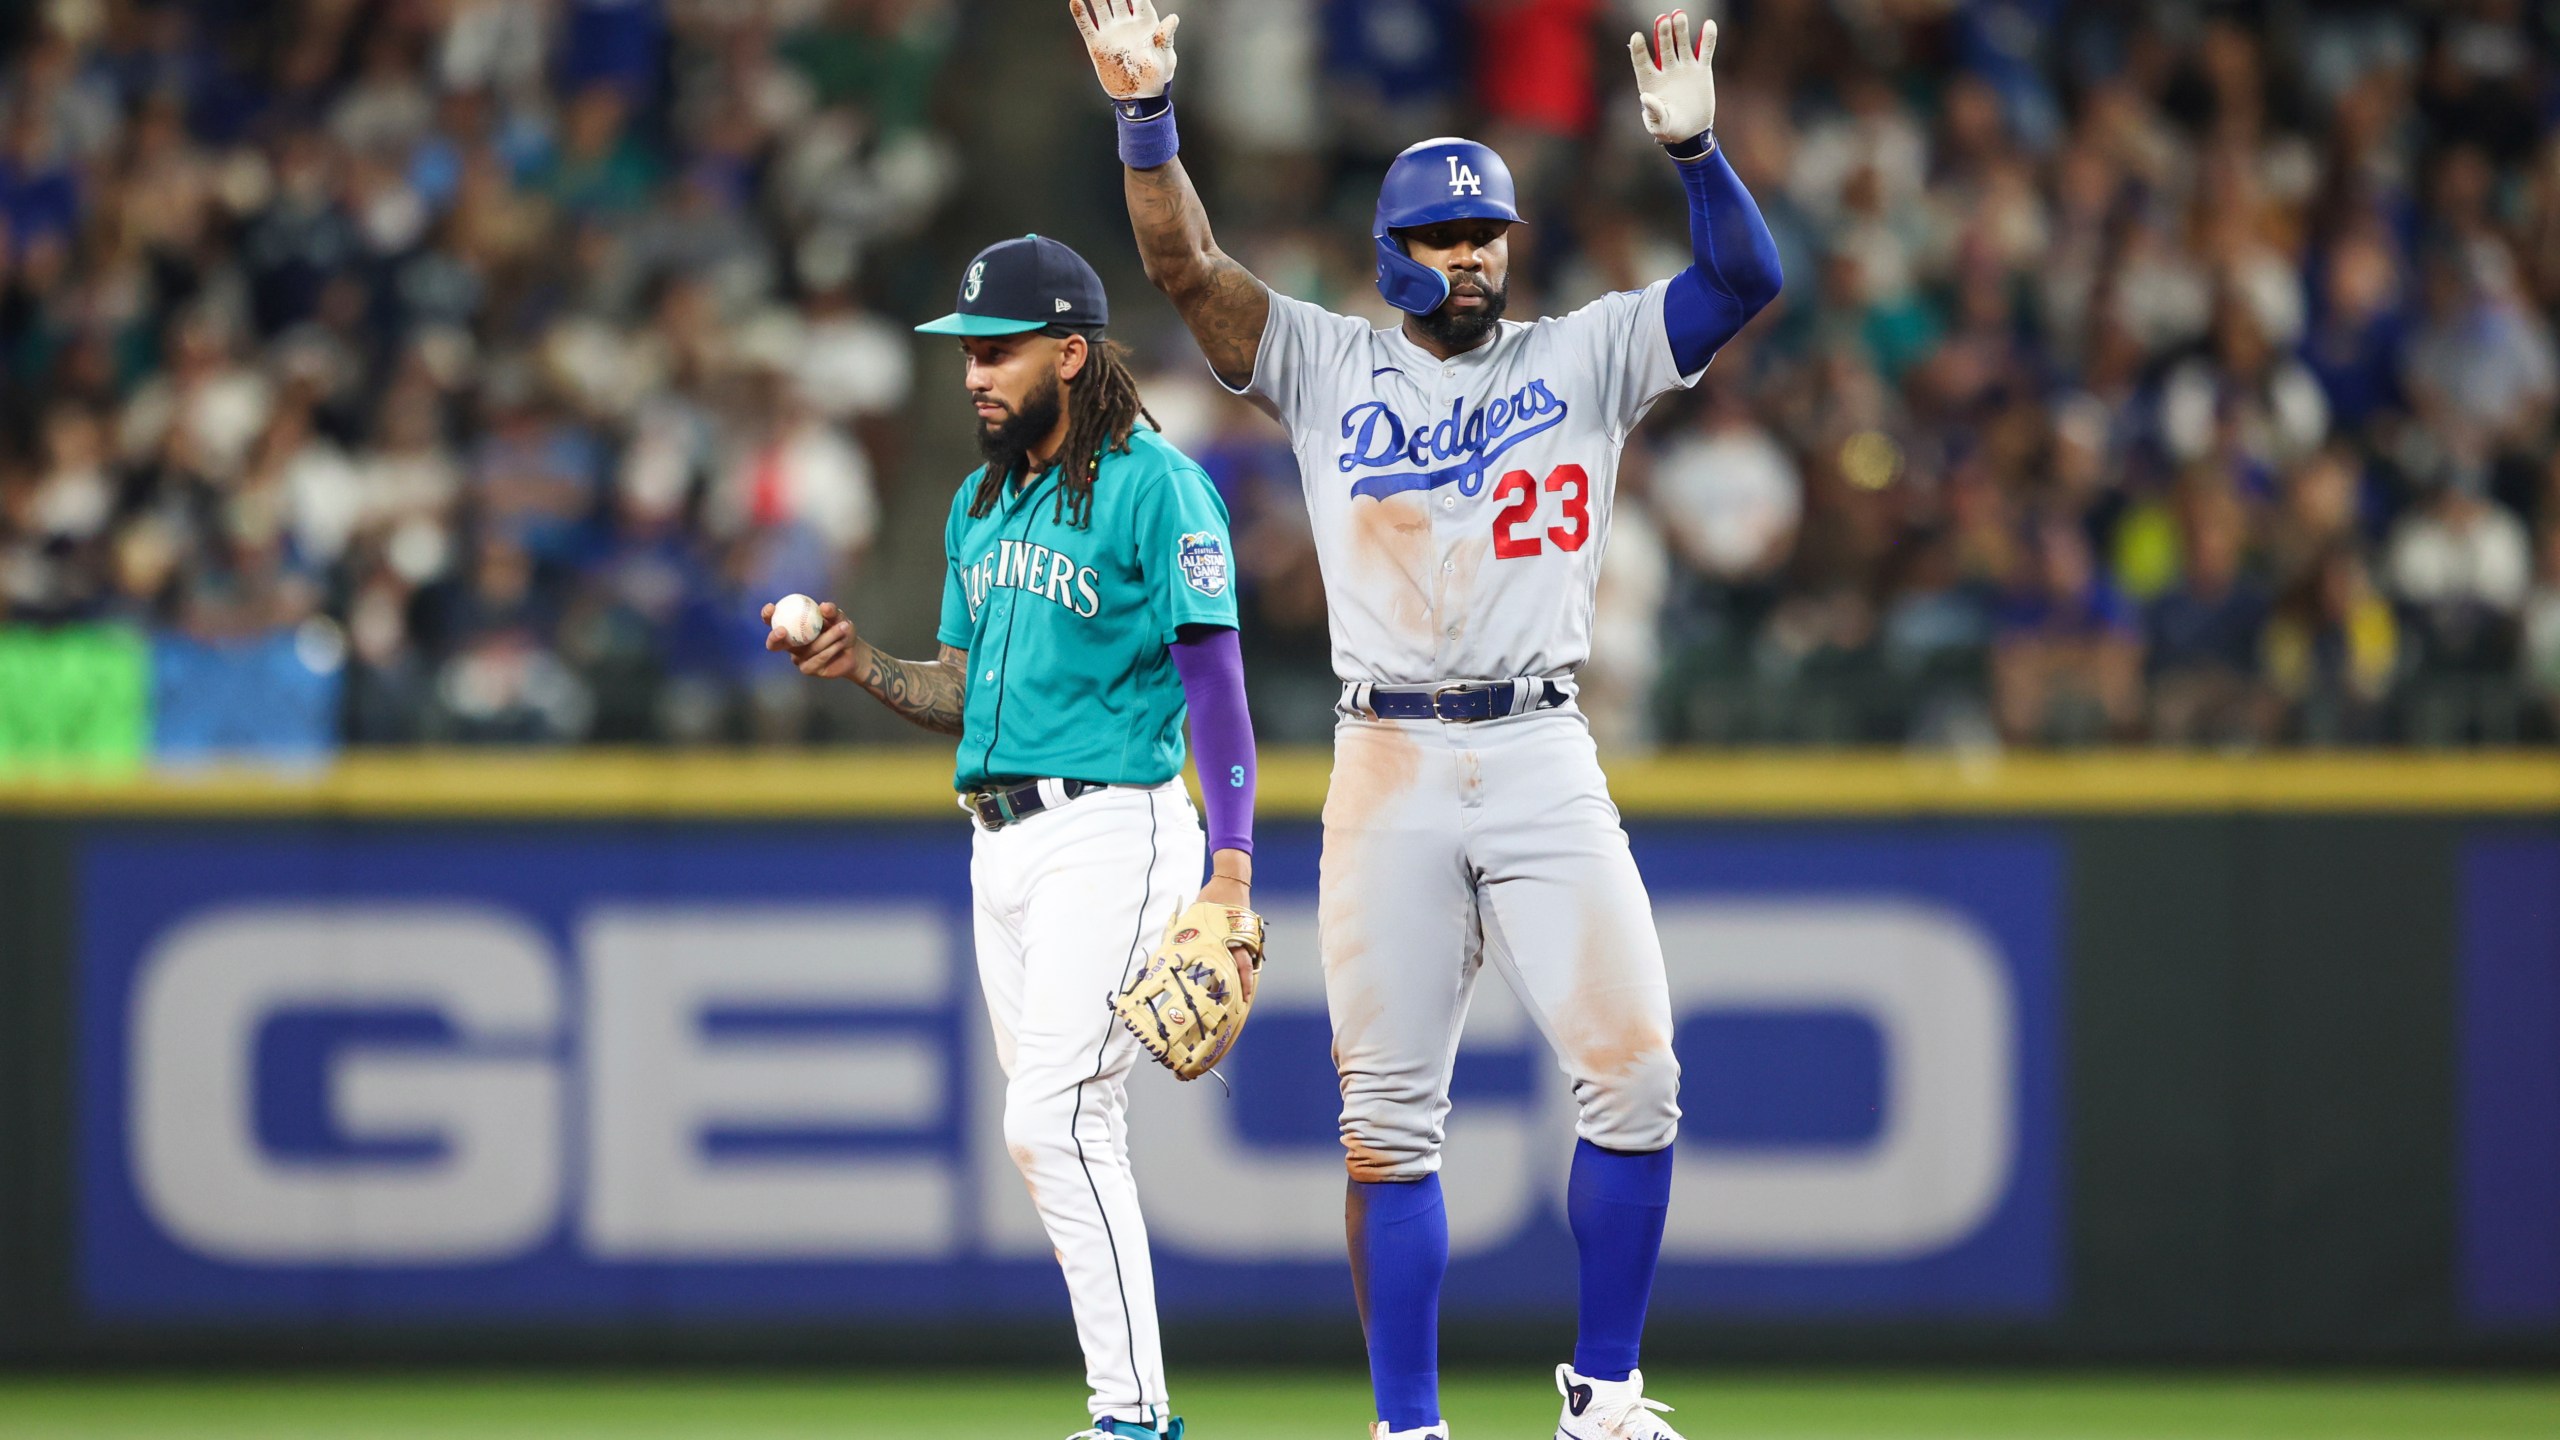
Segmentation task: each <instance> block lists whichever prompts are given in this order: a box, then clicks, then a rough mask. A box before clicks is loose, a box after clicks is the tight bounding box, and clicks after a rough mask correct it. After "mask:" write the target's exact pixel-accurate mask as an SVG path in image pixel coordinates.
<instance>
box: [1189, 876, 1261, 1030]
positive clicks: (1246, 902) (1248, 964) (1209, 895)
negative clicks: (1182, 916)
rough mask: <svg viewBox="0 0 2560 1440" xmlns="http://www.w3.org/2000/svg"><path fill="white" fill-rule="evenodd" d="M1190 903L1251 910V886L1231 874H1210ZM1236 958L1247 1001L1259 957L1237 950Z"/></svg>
mask: <svg viewBox="0 0 2560 1440" xmlns="http://www.w3.org/2000/svg"><path fill="white" fill-rule="evenodd" d="M1192 903H1193V904H1195V905H1224V906H1227V907H1229V908H1231V909H1236V910H1251V909H1252V908H1253V886H1252V885H1251V884H1250V883H1248V882H1246V881H1243V880H1239V879H1237V878H1236V877H1234V876H1233V875H1212V876H1210V877H1209V883H1208V884H1206V885H1203V886H1201V887H1200V894H1199V897H1198V898H1197V899H1195V900H1193V901H1192ZM1236 958H1237V960H1238V962H1239V963H1241V964H1242V965H1243V968H1242V969H1241V970H1240V971H1238V972H1237V976H1236V979H1237V981H1238V983H1240V984H1241V985H1242V986H1243V988H1244V998H1245V1000H1246V1001H1247V1002H1248V1003H1249V1002H1251V1001H1252V999H1253V986H1254V982H1255V981H1256V980H1257V979H1259V978H1260V971H1259V970H1258V969H1257V968H1256V965H1255V963H1254V961H1255V959H1258V958H1259V957H1247V956H1245V955H1244V954H1243V953H1241V952H1239V953H1238V955H1237V957H1236Z"/></svg>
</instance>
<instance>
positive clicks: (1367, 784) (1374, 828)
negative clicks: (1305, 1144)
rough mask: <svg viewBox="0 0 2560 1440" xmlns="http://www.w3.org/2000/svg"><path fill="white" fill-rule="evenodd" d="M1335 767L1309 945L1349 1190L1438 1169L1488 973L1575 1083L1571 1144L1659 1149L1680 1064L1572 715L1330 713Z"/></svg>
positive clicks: (1568, 710) (1645, 915) (1636, 904)
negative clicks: (1329, 1024) (1328, 1029)
mask: <svg viewBox="0 0 2560 1440" xmlns="http://www.w3.org/2000/svg"><path fill="white" fill-rule="evenodd" d="M1333 753H1334V759H1333V779H1332V783H1331V785H1330V786H1329V787H1328V789H1327V790H1326V793H1325V804H1324V861H1323V867H1322V881H1321V893H1320V895H1319V897H1318V904H1317V928H1318V930H1319V932H1320V940H1321V943H1322V946H1323V950H1324V979H1325V1001H1326V1007H1327V1008H1328V1009H1329V1010H1330V1011H1331V1012H1332V1016H1333V1060H1334V1068H1335V1070H1336V1071H1337V1072H1338V1073H1339V1075H1340V1079H1341V1082H1342V1143H1343V1147H1344V1149H1345V1150H1347V1151H1348V1152H1349V1156H1348V1163H1349V1166H1350V1171H1351V1175H1352V1178H1353V1179H1356V1180H1418V1179H1420V1178H1422V1177H1423V1176H1425V1175H1429V1174H1432V1173H1433V1172H1435V1171H1437V1170H1438V1169H1439V1168H1440V1143H1441V1140H1442V1138H1443V1136H1444V1134H1445V1132H1446V1126H1447V1121H1448V1115H1449V1074H1450V1068H1451V1066H1452V1065H1453V1064H1454V1063H1455V1062H1456V1058H1457V1049H1458V1035H1459V1031H1460V1030H1461V1029H1462V1028H1463V1027H1464V1026H1465V1024H1466V1018H1467V1004H1468V1001H1469V1000H1470V998H1472V996H1473V994H1474V991H1475V983H1476V977H1477V975H1478V973H1479V972H1480V971H1481V969H1482V966H1483V962H1484V961H1485V960H1487V959H1490V960H1491V961H1492V962H1493V964H1494V968H1496V969H1497V970H1499V971H1501V972H1502V977H1503V979H1504V980H1505V981H1507V982H1509V984H1510V986H1511V988H1512V990H1513V992H1514V993H1516V994H1517V995H1518V996H1519V997H1520V1001H1521V1004H1522V1005H1523V1006H1524V1007H1525V1008H1526V1009H1527V1010H1528V1012H1529V1016H1530V1018H1531V1019H1532V1020H1533V1021H1534V1022H1535V1023H1536V1024H1537V1027H1538V1030H1539V1032H1540V1033H1541V1034H1543V1035H1544V1036H1545V1037H1546V1040H1547V1044H1548V1045H1549V1046H1550V1047H1551V1048H1552V1049H1553V1050H1554V1051H1555V1055H1556V1060H1557V1063H1558V1064H1560V1065H1561V1066H1563V1068H1564V1071H1565V1074H1566V1075H1567V1076H1568V1077H1570V1078H1571V1080H1572V1082H1573V1096H1574V1101H1575V1104H1576V1106H1577V1108H1578V1111H1579V1118H1578V1121H1577V1125H1576V1129H1577V1132H1578V1133H1579V1134H1580V1135H1581V1136H1582V1138H1584V1139H1586V1140H1589V1141H1590V1142H1591V1143H1593V1144H1595V1145H1600V1146H1604V1147H1606V1148H1608V1149H1611V1150H1626V1151H1650V1150H1659V1149H1661V1148H1663V1147H1664V1146H1667V1145H1669V1144H1670V1143H1671V1142H1672V1140H1673V1139H1674V1138H1675V1137H1676V1136H1677V1135H1678V1133H1679V1126H1680V1102H1679V1093H1680V1062H1679V1061H1678V1060H1677V1059H1676V1058H1674V1056H1673V1054H1672V1050H1671V992H1670V987H1669V985H1668V983H1667V982H1666V981H1665V979H1664V977H1663V970H1662V942H1661V939H1660V937H1659V936H1657V935H1656V934H1655V933H1654V928H1653V906H1652V902H1651V900H1650V899H1649V898H1648V897H1647V896H1646V894H1645V888H1644V877H1643V876H1642V875H1640V874H1639V873H1637V870H1636V863H1635V857H1634V855H1633V854H1632V853H1631V852H1630V851H1629V850H1628V847H1627V832H1626V830H1625V828H1624V827H1623V826H1622V825H1621V824H1620V823H1619V819H1618V807H1617V806H1616V805H1615V804H1614V803H1612V802H1611V800H1610V799H1609V790H1608V782H1607V780H1606V778H1605V777H1604V776H1603V775H1602V774H1601V772H1600V759H1599V755H1598V753H1597V751H1596V750H1595V749H1594V747H1593V745H1592V741H1591V730H1590V727H1589V725H1588V724H1587V723H1585V721H1584V719H1583V716H1582V712H1581V711H1580V710H1579V709H1577V708H1575V707H1574V706H1572V705H1570V704H1567V705H1565V706H1562V707H1559V708H1556V709H1552V710H1542V711H1536V712H1532V713H1530V714H1526V715H1515V716H1508V717H1504V718H1500V719H1493V720H1482V721H1476V722H1473V723H1465V722H1459V723H1448V722H1443V721H1439V720H1371V719H1366V718H1362V717H1359V716H1348V715H1347V716H1345V717H1343V719H1342V720H1341V722H1340V723H1339V724H1338V725H1336V726H1335V728H1334V752H1333Z"/></svg>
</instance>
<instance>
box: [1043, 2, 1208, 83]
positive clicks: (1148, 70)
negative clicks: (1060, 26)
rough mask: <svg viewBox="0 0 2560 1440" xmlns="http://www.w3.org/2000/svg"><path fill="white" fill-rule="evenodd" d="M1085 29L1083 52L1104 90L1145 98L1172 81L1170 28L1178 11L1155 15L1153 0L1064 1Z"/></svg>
mask: <svg viewBox="0 0 2560 1440" xmlns="http://www.w3.org/2000/svg"><path fill="white" fill-rule="evenodd" d="M1067 9H1068V11H1069V12H1070V13H1072V14H1073V15H1074V16H1075V17H1076V28H1077V29H1078V30H1081V31H1083V32H1084V48H1085V53H1086V54H1088V55H1090V56H1091V57H1092V58H1093V73H1094V75H1095V76H1096V77H1098V78H1099V79H1100V80H1101V81H1102V90H1103V93H1104V94H1106V95H1109V96H1110V97H1111V98H1112V99H1114V100H1149V99H1153V98H1154V97H1156V96H1158V95H1161V94H1163V93H1164V87H1166V86H1167V85H1170V84H1172V83H1173V30H1174V27H1175V26H1177V25H1180V24H1181V23H1182V17H1181V16H1179V15H1167V16H1165V17H1164V19H1163V20H1161V21H1159V20H1157V19H1156V0H1067Z"/></svg>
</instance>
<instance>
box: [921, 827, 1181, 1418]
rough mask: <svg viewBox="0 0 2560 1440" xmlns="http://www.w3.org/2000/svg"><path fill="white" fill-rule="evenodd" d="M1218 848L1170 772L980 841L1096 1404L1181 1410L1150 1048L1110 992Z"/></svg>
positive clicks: (1020, 1162) (1015, 1090)
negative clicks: (1142, 1153) (1156, 1205)
mask: <svg viewBox="0 0 2560 1440" xmlns="http://www.w3.org/2000/svg"><path fill="white" fill-rule="evenodd" d="M1205 847H1206V841H1205V839H1204V838H1203V836H1202V835H1201V831H1200V821H1199V819H1198V816H1197V812H1195V811H1194V810H1193V809H1192V807H1191V798H1190V796H1189V795H1187V794H1186V793H1184V791H1183V788H1182V785H1181V782H1180V781H1170V782H1167V783H1166V784H1163V785H1160V786H1157V787H1155V788H1153V789H1147V790H1142V789H1135V788H1128V787H1120V786H1115V787H1113V788H1111V789H1108V790H1104V791H1100V792H1098V793H1093V794H1088V795H1084V796H1082V797H1080V798H1078V799H1076V800H1072V801H1069V802H1068V803H1067V804H1065V805H1064V806H1061V807H1060V808H1058V809H1056V810H1047V811H1042V812H1040V813H1038V814H1035V815H1031V816H1028V817H1026V818H1025V819H1023V820H1021V821H1020V822H1018V823H1016V824H1012V825H1008V826H1006V827H1005V828H1003V829H1001V830H993V831H991V830H988V829H986V828H984V827H983V826H980V827H979V828H978V833H977V839H976V843H975V845H974V846H973V848H972V850H971V852H970V859H969V883H970V886H971V888H972V890H973V891H974V892H975V895H976V917H975V918H976V925H975V928H976V935H977V950H978V981H979V984H980V985H981V986H982V987H983V988H984V989H985V991H986V996H987V1018H988V1020H989V1021H990V1022H991V1023H992V1025H993V1026H994V1029H995V1042H996V1059H997V1061H998V1063H1000V1064H1001V1065H1002V1066H1003V1067H1004V1073H1005V1105H1004V1138H1005V1148H1006V1150H1007V1151H1008V1152H1010V1153H1011V1154H1012V1156H1013V1163H1014V1165H1015V1167H1016V1168H1018V1169H1019V1170H1021V1172H1022V1179H1023V1183H1024V1184H1025V1185H1027V1186H1029V1187H1030V1190H1031V1203H1032V1204H1033V1206H1034V1207H1035V1208H1037V1209H1038V1210H1039V1212H1040V1221H1041V1223H1042V1225H1044V1226H1045V1227H1047V1229H1048V1232H1049V1243H1050V1244H1051V1245H1052V1246H1054V1247H1056V1250H1057V1254H1058V1266H1059V1268H1060V1269H1061V1270H1063V1271H1064V1272H1065V1273H1066V1280H1067V1298H1068V1302H1069V1304H1070V1305H1071V1306H1072V1307H1073V1309H1074V1311H1075V1320H1076V1338H1077V1340H1078V1342H1079V1343H1080V1344H1081V1345H1082V1346H1083V1347H1084V1363H1085V1382H1086V1384H1087V1385H1088V1386H1089V1387H1091V1389H1092V1392H1093V1394H1092V1401H1091V1408H1092V1413H1093V1416H1094V1418H1095V1419H1097V1420H1100V1419H1104V1418H1110V1419H1117V1420H1127V1421H1132V1422H1135V1423H1138V1424H1142V1425H1149V1426H1152V1425H1156V1424H1158V1423H1159V1422H1161V1421H1162V1420H1163V1419H1164V1418H1165V1417H1167V1416H1168V1415H1169V1414H1171V1412H1170V1411H1169V1410H1168V1409H1167V1408H1166V1405H1167V1395H1166V1386H1165V1374H1164V1347H1163V1343H1162V1340H1161V1338H1160V1336H1159V1332H1158V1330H1157V1326H1156V1287H1155V1273H1154V1270H1153V1268H1152V1266H1151V1264H1150V1261H1149V1258H1148V1252H1147V1226H1146V1221H1145V1219H1144V1218H1143V1217H1142V1216H1140V1214H1139V1213H1138V1188H1137V1182H1136V1180H1135V1179H1134V1178H1133V1176H1132V1174H1131V1172H1130V1169H1129V1132H1128V1121H1127V1117H1128V1078H1129V1070H1130V1067H1131V1066H1132V1065H1133V1064H1134V1063H1136V1061H1137V1059H1138V1057H1139V1056H1140V1055H1141V1054H1143V1053H1144V1052H1143V1051H1141V1050H1140V1049H1139V1048H1138V1042H1137V1040H1136V1038H1135V1037H1133V1036H1131V1035H1130V1034H1129V1032H1128V1030H1127V1029H1126V1028H1125V1027H1124V1026H1122V1025H1121V1024H1120V1023H1119V1021H1118V1019H1117V1018H1116V1017H1114V1016H1113V1015H1112V1013H1111V1010H1110V1005H1109V1001H1110V998H1111V996H1112V995H1114V994H1116V993H1117V992H1118V991H1119V990H1120V989H1121V988H1122V987H1123V986H1125V985H1126V984H1127V983H1128V982H1129V980H1130V978H1131V977H1132V976H1134V975H1135V974H1136V973H1137V967H1138V965H1139V964H1140V962H1142V961H1144V960H1145V959H1146V957H1147V955H1148V954H1149V953H1150V952H1151V951H1153V950H1154V949H1155V947H1156V945H1157V943H1158V942H1159V941H1161V940H1162V939H1163V938H1164V931H1165V927H1166V926H1167V925H1168V924H1170V923H1171V922H1172V920H1173V917H1174V915H1175V914H1176V913H1178V912H1179V911H1180V909H1181V908H1182V907H1183V906H1184V905H1186V904H1188V903H1189V902H1190V901H1191V899H1192V897H1193V896H1194V895H1195V894H1197V893H1198V891H1199V888H1200V883H1201V874H1202V870H1203V867H1204V865H1205V864H1206V861H1207V852H1206V848H1205Z"/></svg>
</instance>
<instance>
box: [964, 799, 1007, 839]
mask: <svg viewBox="0 0 2560 1440" xmlns="http://www.w3.org/2000/svg"><path fill="white" fill-rule="evenodd" d="M960 808H961V809H963V810H966V811H968V812H969V813H970V815H972V816H974V817H975V818H976V819H977V822H978V823H979V824H981V825H984V826H986V827H987V828H988V829H989V830H1001V829H1003V828H1004V827H1005V826H1007V825H1010V824H1012V823H1013V819H1014V817H1013V816H1012V815H1010V814H1008V813H1007V811H1008V810H1009V809H1010V807H1009V806H1007V805H1006V804H1005V803H1004V795H1003V792H1001V791H996V790H972V791H970V792H969V793H968V794H967V795H964V796H962V797H961V800H960Z"/></svg>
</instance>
